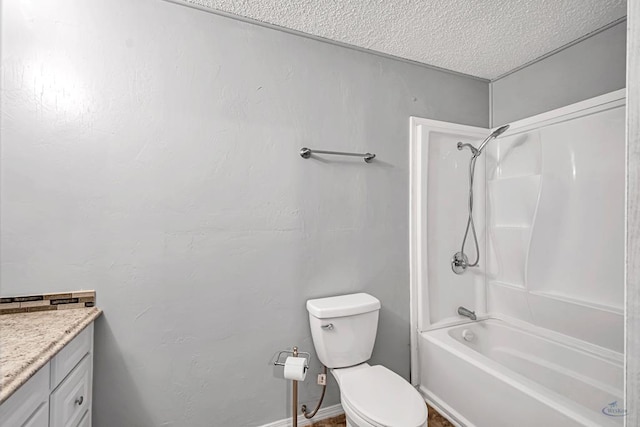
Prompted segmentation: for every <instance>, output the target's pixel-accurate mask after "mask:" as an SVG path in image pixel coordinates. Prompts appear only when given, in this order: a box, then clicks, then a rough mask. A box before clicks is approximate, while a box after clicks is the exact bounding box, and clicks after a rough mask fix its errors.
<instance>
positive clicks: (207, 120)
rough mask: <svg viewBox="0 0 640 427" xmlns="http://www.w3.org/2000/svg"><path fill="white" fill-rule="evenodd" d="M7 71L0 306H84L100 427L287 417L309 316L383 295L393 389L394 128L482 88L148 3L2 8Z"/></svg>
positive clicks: (405, 370)
mask: <svg viewBox="0 0 640 427" xmlns="http://www.w3.org/2000/svg"><path fill="white" fill-rule="evenodd" d="M2 73H3V76H2V78H3V92H2V118H1V120H2V122H1V124H2V133H1V135H0V136H1V138H2V164H1V172H2V192H1V212H0V214H1V218H2V240H1V262H2V265H1V276H0V280H1V284H2V289H1V292H2V294H5V295H10V294H23V293H31V292H43V291H47V292H52V291H63V290H75V289H80V288H84V289H91V288H94V289H96V290H97V295H98V305H99V306H100V307H101V308H102V309H104V312H105V314H104V316H103V317H102V318H101V319H100V320H99V321H98V323H97V325H96V338H95V343H96V355H95V394H94V397H95V403H94V422H95V424H94V425H95V426H97V427H110V426H145V427H146V426H160V425H163V426H211V425H217V426H218V425H219V426H251V425H260V424H264V423H267V422H269V421H273V420H276V419H281V418H284V417H286V416H288V414H289V406H290V405H289V398H290V394H289V391H288V387H289V386H288V384H287V383H286V382H285V381H283V380H282V379H279V378H278V375H277V374H278V373H277V372H274V369H273V368H272V366H271V365H270V362H271V358H272V356H273V355H274V353H275V352H276V351H277V350H279V349H284V348H287V347H290V346H291V345H293V344H297V345H299V346H300V347H302V349H304V350H310V351H313V346H312V342H311V337H310V332H309V328H308V323H307V313H306V310H305V306H304V304H305V301H306V300H307V299H308V298H312V297H320V296H326V295H332V294H341V293H348V292H355V291H366V292H370V293H372V294H373V295H376V296H377V297H379V298H380V299H381V301H382V305H383V308H382V312H381V317H380V327H379V335H378V340H377V345H376V349H375V352H374V356H373V359H372V362H373V363H383V364H385V365H386V366H388V367H389V368H391V369H393V370H394V371H396V372H398V373H399V374H401V375H403V376H404V377H408V375H409V261H408V248H409V245H408V241H409V239H408V233H409V231H408V219H409V214H408V208H409V200H408V194H409V192H408V158H409V155H408V138H409V134H408V131H409V116H411V115H416V116H420V117H428V118H433V119H438V120H445V121H451V122H456V123H464V124H469V125H475V126H485V127H486V126H488V124H489V123H488V108H487V105H488V84H487V83H484V82H482V81H478V80H473V79H469V78H464V77H460V76H456V75H453V74H448V73H444V72H440V71H434V70H432V69H428V68H425V67H420V66H416V65H411V64H407V63H403V62H399V61H394V60H390V59H385V58H381V57H378V56H374V55H370V54H366V53H362V52H357V51H354V50H350V49H346V48H342V47H337V46H334V45H330V44H325V43H321V42H318V41H314V40H309V39H305V38H302V37H297V36H293V35H290V34H285V33H283V32H278V31H273V30H269V29H265V28H262V27H259V26H255V25H251V24H247V23H242V22H239V21H235V20H232V19H228V18H223V17H219V16H216V15H213V14H209V13H205V12H201V11H197V10H194V9H190V8H187V7H184V6H178V5H175V4H170V3H165V2H161V1H155V0H139V1H136V2H131V1H128V0H91V1H87V0H60V1H56V2H50V1H47V0H34V1H32V2H29V3H21V2H16V1H12V2H2ZM302 146H309V147H315V148H324V149H335V150H348V151H371V152H374V153H376V154H377V155H378V158H377V160H376V162H374V163H372V164H370V165H367V164H365V163H364V162H362V161H359V160H357V159H338V158H331V159H329V158H326V159H317V160H303V159H301V158H300V157H299V155H298V150H299V149H300V147H302ZM314 362H315V364H314V368H313V370H312V374H313V373H315V372H317V371H318V369H319V365H318V363H317V361H315V360H314ZM319 391H320V390H319V388H318V387H317V386H315V385H314V384H313V379H310V380H308V381H307V382H306V383H305V385H304V386H302V389H301V400H302V402H308V403H312V404H315V399H316V398H317V397H318V395H319ZM338 401H339V395H338V392H337V389H336V387H335V385H332V386H331V388H330V390H329V394H328V396H327V399H326V405H331V404H334V403H337V402H338Z"/></svg>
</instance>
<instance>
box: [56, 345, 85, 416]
mask: <svg viewBox="0 0 640 427" xmlns="http://www.w3.org/2000/svg"><path fill="white" fill-rule="evenodd" d="M90 407H91V354H86V355H85V356H84V359H82V361H81V362H80V363H79V364H78V366H76V367H75V368H74V369H73V370H72V371H71V373H70V374H69V376H67V378H65V380H64V381H62V384H60V386H59V387H58V388H57V389H56V390H55V391H54V392H53V393H51V398H50V400H49V426H50V427H76V426H77V425H78V423H79V422H80V420H81V419H82V416H83V415H84V414H85V412H87V410H88V409H89V408H90Z"/></svg>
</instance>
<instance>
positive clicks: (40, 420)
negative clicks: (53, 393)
mask: <svg viewBox="0 0 640 427" xmlns="http://www.w3.org/2000/svg"><path fill="white" fill-rule="evenodd" d="M48 426H49V402H45V403H43V404H42V405H41V406H40V407H39V408H38V410H37V411H36V412H35V413H34V414H33V415H32V416H31V418H29V419H28V420H27V422H26V423H24V424H23V425H22V427H48Z"/></svg>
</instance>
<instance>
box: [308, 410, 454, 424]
mask: <svg viewBox="0 0 640 427" xmlns="http://www.w3.org/2000/svg"><path fill="white" fill-rule="evenodd" d="M427 407H428V408H429V419H428V420H429V422H428V424H429V427H454V425H453V424H451V423H450V422H449V421H447V419H446V418H445V417H443V416H442V415H440V414H439V413H438V412H437V411H436V410H435V409H433V408H432V407H431V406H429V405H427ZM346 425H347V422H346V421H345V418H344V414H342V415H338V416H337V417H333V418H327V419H326V420H321V421H318V422H317V423H313V424H311V427H345V426H346Z"/></svg>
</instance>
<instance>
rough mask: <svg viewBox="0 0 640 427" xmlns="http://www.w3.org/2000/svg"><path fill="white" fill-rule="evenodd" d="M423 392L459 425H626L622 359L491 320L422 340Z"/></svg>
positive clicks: (433, 333) (579, 343)
mask: <svg viewBox="0 0 640 427" xmlns="http://www.w3.org/2000/svg"><path fill="white" fill-rule="evenodd" d="M418 358H419V371H420V372H419V378H420V384H419V387H418V389H419V390H420V392H421V393H422V395H423V396H424V398H425V400H426V401H427V402H428V403H429V404H431V405H432V406H434V407H435V408H436V409H438V410H439V411H441V412H442V413H443V414H444V415H445V416H447V417H448V418H449V419H450V420H451V421H452V422H453V423H454V424H457V425H461V426H469V427H471V426H477V427H502V426H504V427H512V426H518V427H521V426H522V427H525V426H532V427H533V426H536V427H540V426H544V427H555V426H558V427H569V426H607V427H608V426H611V427H615V426H622V424H623V418H624V411H623V409H622V402H623V397H622V396H623V394H622V389H623V357H622V355H621V354H619V353H616V352H613V351H608V350H606V349H603V348H601V347H596V346H590V345H589V344H588V343H584V342H582V341H578V340H573V339H571V338H569V337H565V336H563V335H556V334H554V333H552V332H550V331H546V330H540V329H534V328H533V327H530V328H527V327H526V325H519V326H516V325H515V324H513V323H510V322H508V321H505V320H500V319H494V318H490V319H486V320H482V321H478V322H473V323H467V324H463V325H456V326H450V327H443V328H441V329H435V330H430V331H427V332H422V333H420V334H419V336H418Z"/></svg>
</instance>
